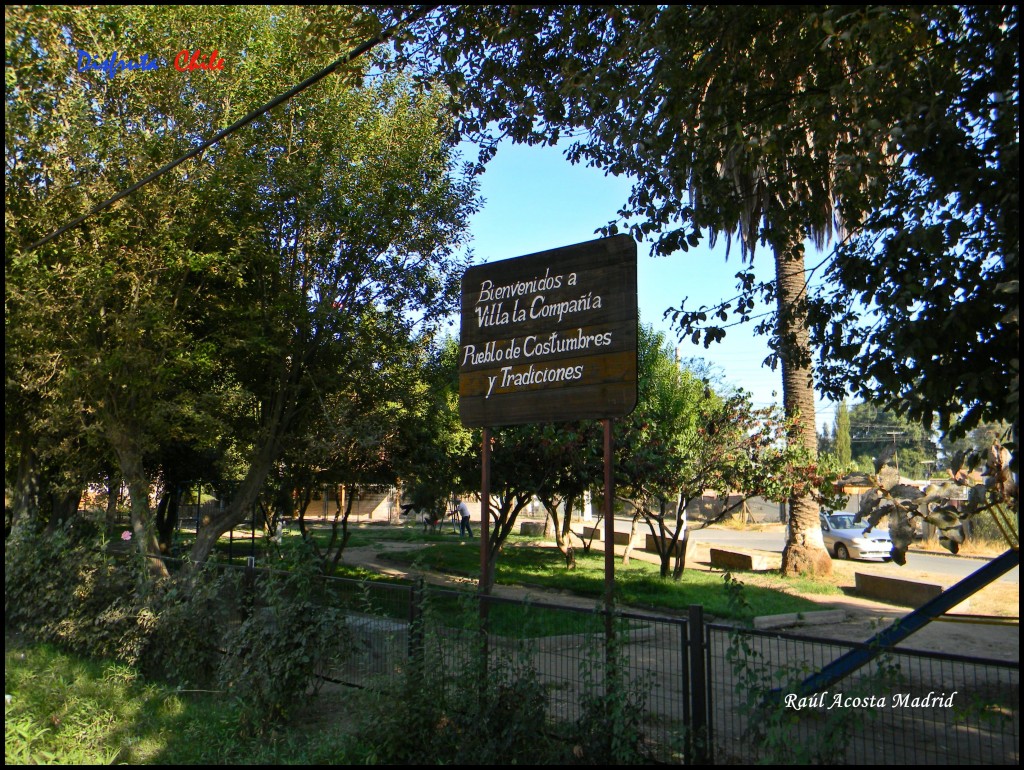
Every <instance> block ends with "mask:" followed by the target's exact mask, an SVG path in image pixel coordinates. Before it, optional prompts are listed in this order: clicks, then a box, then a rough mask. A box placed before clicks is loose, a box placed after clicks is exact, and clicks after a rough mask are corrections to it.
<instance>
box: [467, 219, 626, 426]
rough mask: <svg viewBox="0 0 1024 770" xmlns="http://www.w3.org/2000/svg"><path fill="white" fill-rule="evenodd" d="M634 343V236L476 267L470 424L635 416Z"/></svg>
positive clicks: (472, 271)
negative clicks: (632, 414)
mask: <svg viewBox="0 0 1024 770" xmlns="http://www.w3.org/2000/svg"><path fill="white" fill-rule="evenodd" d="M636 340H637V302H636V243H635V242H634V241H633V239H632V238H630V237H629V236H626V235H618V236H615V237H613V238H602V239H599V240H596V241H588V242H586V243H580V244H576V245H574V246H566V247H564V248H560V249H552V250H550V251H542V252H538V253H537V254H529V255H527V256H524V257H517V258H515V259H506V260H503V261H501V262H492V263H491V264H487V265H478V266H476V267H471V268H469V270H467V271H466V273H465V275H464V276H463V279H462V335H461V340H460V346H459V414H460V416H461V417H462V423H463V425H465V426H467V427H490V426H496V425H517V424H524V423H533V422H558V421H564V420H584V419H604V418H611V417H621V416H624V415H627V414H629V413H630V412H631V411H633V408H634V407H635V406H636V356H637V353H636Z"/></svg>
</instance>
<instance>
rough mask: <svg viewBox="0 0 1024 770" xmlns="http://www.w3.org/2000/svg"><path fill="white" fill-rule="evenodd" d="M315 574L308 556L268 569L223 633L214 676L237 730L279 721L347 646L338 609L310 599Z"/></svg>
mask: <svg viewBox="0 0 1024 770" xmlns="http://www.w3.org/2000/svg"><path fill="white" fill-rule="evenodd" d="M318 578H319V575H318V572H317V569H316V564H315V563H314V562H313V561H312V560H310V559H304V560H303V563H301V564H298V565H296V567H295V569H294V571H292V572H287V573H280V572H271V573H269V574H268V575H267V576H266V579H264V580H262V581H260V582H259V584H258V585H257V586H256V587H255V588H254V589H253V591H254V593H255V596H254V602H253V604H254V606H253V607H252V609H251V611H250V612H249V615H248V617H246V618H245V619H244V620H243V622H242V623H241V625H239V626H238V627H237V629H236V630H235V631H233V632H231V633H230V634H229V635H228V637H227V638H226V639H225V645H226V647H227V650H228V654H227V655H226V656H225V657H224V658H223V659H222V660H221V663H220V666H219V669H218V672H217V679H218V681H219V682H220V684H221V686H222V687H223V688H224V689H225V690H227V691H228V692H229V693H230V694H231V695H232V696H233V697H234V699H235V702H236V704H237V707H238V712H239V727H240V729H241V731H242V733H243V734H260V733H264V732H266V731H267V730H268V729H269V728H270V727H272V726H273V725H275V724H277V723H279V722H281V721H283V720H284V719H285V718H286V717H287V716H288V715H289V712H290V708H291V707H292V706H293V705H295V704H296V703H298V702H299V701H300V698H301V696H303V695H304V694H307V693H314V694H315V692H316V690H317V689H318V688H319V685H320V683H321V680H320V679H319V678H318V674H320V673H322V672H324V671H325V670H327V669H329V668H330V666H331V665H332V664H333V663H334V662H336V661H338V660H340V659H341V658H342V657H343V656H344V655H345V654H347V653H348V652H349V651H350V650H351V641H350V634H349V632H348V629H347V626H346V625H345V622H344V614H343V613H342V612H341V611H339V610H337V609H335V608H332V607H326V606H324V605H323V604H321V603H319V602H315V601H313V600H312V599H313V596H314V593H315V589H316V587H317V585H319V579H318Z"/></svg>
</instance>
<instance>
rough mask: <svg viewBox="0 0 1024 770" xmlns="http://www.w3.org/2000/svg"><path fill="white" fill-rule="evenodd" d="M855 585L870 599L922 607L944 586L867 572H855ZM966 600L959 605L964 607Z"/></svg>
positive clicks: (939, 592)
mask: <svg viewBox="0 0 1024 770" xmlns="http://www.w3.org/2000/svg"><path fill="white" fill-rule="evenodd" d="M854 580H855V583H854V586H855V590H856V592H857V595H858V596H864V597H867V598H869V599H881V600H882V601H884V602H889V603H891V604H899V605H902V606H904V607H914V608H915V609H916V608H917V607H920V606H921V605H922V604H924V603H925V602H927V601H930V600H932V599H934V598H935V597H936V596H938V595H939V594H941V593H942V590H943V589H942V586H940V585H935V584H933V583H919V582H917V581H916V580H906V579H905V578H894V577H887V576H885V575H871V574H868V573H865V572H855V573H854ZM966 604H967V602H966V601H964V602H961V603H960V604H959V605H957V607H958V608H960V609H964V608H965V605H966Z"/></svg>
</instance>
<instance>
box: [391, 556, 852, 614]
mask: <svg viewBox="0 0 1024 770" xmlns="http://www.w3.org/2000/svg"><path fill="white" fill-rule="evenodd" d="M387 558H388V559H390V560H391V561H394V562H398V563H401V564H407V565H409V566H410V567H415V568H419V569H424V570H431V571H436V572H445V573H450V574H456V575H465V576H467V577H470V578H477V577H478V576H479V574H480V554H479V551H478V549H477V544H476V542H475V541H471V542H466V543H456V542H451V541H449V542H442V543H431V544H428V545H424V546H423V547H422V548H418V549H411V550H404V551H391V552H388V553H387ZM576 565H577V566H576V569H574V570H567V569H566V568H565V561H564V559H563V557H562V555H561V553H560V552H559V551H558V549H557V548H555V547H554V546H552V545H549V544H541V543H539V542H538V541H531V540H529V539H526V538H523V539H514V540H511V541H510V543H509V544H508V545H507V546H506V547H505V549H504V550H503V551H502V554H501V556H499V558H498V565H497V574H496V580H497V582H498V583H500V584H503V585H515V584H519V585H531V586H538V587H541V588H546V589H552V590H560V591H571V592H572V593H574V594H577V595H579V596H589V597H593V598H594V599H595V601H599V600H600V599H601V598H602V597H603V596H604V554H603V553H596V552H595V553H592V554H582V553H580V552H579V551H577V553H576ZM734 577H738V578H739V580H740V581H741V582H744V583H747V582H748V580H747V578H746V576H744V575H743V573H737V574H736V575H734ZM750 582H756V583H757V585H751V584H747V585H745V586H744V591H743V593H744V598H745V599H746V601H747V603H748V604H749V607H748V608H746V609H744V608H738V607H735V606H733V604H732V603H730V600H729V596H728V591H727V590H726V585H725V581H724V580H723V578H722V575H721V574H718V573H710V572H705V571H703V570H687V571H686V572H684V573H683V577H682V579H681V580H679V581H674V580H663V579H662V578H661V576H660V575H659V570H658V567H657V565H655V564H651V563H649V562H644V561H639V560H636V559H634V560H632V561H631V562H630V564H629V566H626V567H624V566H622V564H621V563H617V564H616V567H615V595H616V600H617V601H618V602H620V603H622V604H626V605H629V606H632V607H644V608H659V609H668V610H675V611H680V612H683V611H685V610H686V609H687V608H688V607H689V606H690V605H692V604H701V605H703V606H704V611H705V613H707V614H709V615H712V616H714V617H718V618H729V619H733V620H750V619H752V618H754V617H756V616H759V615H776V614H782V613H788V612H811V611H815V610H820V609H823V607H822V606H821V605H819V604H817V603H815V602H812V601H810V600H809V599H805V598H803V597H801V596H797V595H794V593H791V592H792V591H800V592H808V589H809V587H810V588H812V590H814V592H822V593H826V594H827V593H838V592H839V591H838V589H837V588H835V586H832V585H820V586H819V585H817V584H814V583H813V581H809V580H806V579H798V580H796V581H794V580H790V579H786V578H782V577H780V576H775V575H764V574H758V575H751V576H750Z"/></svg>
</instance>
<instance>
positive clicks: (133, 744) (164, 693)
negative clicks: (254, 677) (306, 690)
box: [4, 634, 348, 765]
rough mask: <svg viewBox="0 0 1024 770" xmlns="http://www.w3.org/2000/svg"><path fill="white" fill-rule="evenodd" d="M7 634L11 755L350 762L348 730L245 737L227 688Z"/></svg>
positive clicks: (79, 759)
mask: <svg viewBox="0 0 1024 770" xmlns="http://www.w3.org/2000/svg"><path fill="white" fill-rule="evenodd" d="M4 642H5V650H4V692H5V693H6V695H7V698H6V703H5V706H4V754H5V756H4V759H5V762H6V764H8V765H11V764H17V765H25V764H71V765H108V764H129V765H137V764H159V765H209V764H213V765H227V764H256V765H261V764H328V763H338V764H347V763H348V759H347V758H346V754H345V748H344V736H342V735H332V734H331V733H329V732H325V731H323V730H321V731H319V732H318V733H317V736H316V739H315V740H310V738H309V736H305V735H302V734H300V733H297V732H295V731H283V732H281V733H277V734H273V735H264V736H260V737H258V738H252V739H244V738H240V737H239V736H238V730H237V718H236V716H235V714H234V712H233V710H232V708H233V707H232V704H231V703H229V702H226V701H225V698H224V697H223V696H219V695H217V694H215V693H205V692H200V693H195V692H182V691H179V690H176V689H174V688H172V687H168V686H166V685H162V684H157V683H152V682H144V681H143V680H142V679H141V678H140V677H139V676H138V674H137V673H136V672H135V670H134V669H132V668H131V667H129V666H126V665H123V664H119V663H112V662H109V661H106V662H104V661H91V660H87V659H84V658H80V657H78V656H75V655H70V654H68V653H65V652H61V651H59V650H58V649H57V648H56V647H53V646H50V645H47V644H38V643H31V642H28V641H26V640H23V639H21V638H18V637H14V638H12V637H11V636H9V635H7V634H5V639H4Z"/></svg>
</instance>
